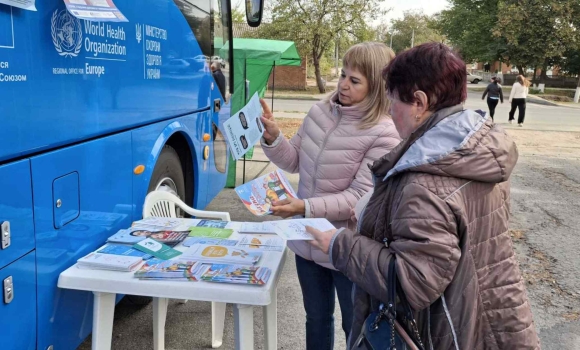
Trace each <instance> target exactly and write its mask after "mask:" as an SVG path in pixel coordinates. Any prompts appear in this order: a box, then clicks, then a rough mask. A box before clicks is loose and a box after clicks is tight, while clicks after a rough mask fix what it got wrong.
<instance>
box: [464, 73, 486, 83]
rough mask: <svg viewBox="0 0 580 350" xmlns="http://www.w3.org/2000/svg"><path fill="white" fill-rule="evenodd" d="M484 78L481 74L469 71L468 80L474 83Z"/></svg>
mask: <svg viewBox="0 0 580 350" xmlns="http://www.w3.org/2000/svg"><path fill="white" fill-rule="evenodd" d="M482 80H483V78H482V77H481V76H479V75H475V74H471V73H467V81H468V82H470V83H472V84H478V83H479V82H480V81H482Z"/></svg>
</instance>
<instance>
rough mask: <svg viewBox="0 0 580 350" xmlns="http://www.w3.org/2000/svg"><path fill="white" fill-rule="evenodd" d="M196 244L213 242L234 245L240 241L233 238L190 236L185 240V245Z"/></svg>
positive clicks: (214, 243)
mask: <svg viewBox="0 0 580 350" xmlns="http://www.w3.org/2000/svg"><path fill="white" fill-rule="evenodd" d="M195 244H212V245H223V246H230V247H233V246H235V245H237V244H238V241H236V240H233V239H221V238H206V237H189V238H186V239H185V241H183V246H184V247H191V246H192V245H195Z"/></svg>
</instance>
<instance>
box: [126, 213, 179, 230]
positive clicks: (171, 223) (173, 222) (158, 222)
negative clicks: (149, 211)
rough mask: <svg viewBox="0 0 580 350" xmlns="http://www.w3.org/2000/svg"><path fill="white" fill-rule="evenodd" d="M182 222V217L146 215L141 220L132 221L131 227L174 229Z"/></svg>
mask: <svg viewBox="0 0 580 350" xmlns="http://www.w3.org/2000/svg"><path fill="white" fill-rule="evenodd" d="M183 223H184V219H177V218H158V217H153V216H151V217H148V218H145V219H142V220H138V221H135V222H133V225H131V227H132V228H136V229H141V230H147V231H165V230H167V231H171V230H176V229H177V228H179V227H180V226H182V225H183Z"/></svg>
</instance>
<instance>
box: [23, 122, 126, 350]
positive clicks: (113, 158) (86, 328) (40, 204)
mask: <svg viewBox="0 0 580 350" xmlns="http://www.w3.org/2000/svg"><path fill="white" fill-rule="evenodd" d="M31 164H32V186H33V193H34V221H35V229H36V236H37V256H38V261H37V285H38V298H37V308H38V327H37V328H38V330H37V336H38V349H46V348H47V347H48V346H50V345H53V346H54V349H75V348H76V347H77V346H78V345H79V344H80V343H81V342H82V341H83V339H84V338H85V337H86V336H87V335H88V334H89V333H90V332H91V329H92V300H93V297H92V294H91V293H88V292H79V291H72V290H65V289H59V288H58V287H57V281H58V276H59V274H60V273H61V272H62V271H64V270H65V269H67V268H69V267H70V266H71V265H73V264H74V263H75V262H76V261H77V260H78V259H79V258H81V257H83V256H84V255H86V254H88V253H89V252H91V251H94V250H95V249H97V248H98V247H99V246H100V245H102V244H104V243H105V241H106V239H107V238H108V237H109V236H111V235H112V234H113V233H115V232H117V231H118V230H119V229H121V228H126V227H128V226H130V225H131V211H132V208H133V203H132V196H131V192H132V191H131V188H132V181H133V174H132V167H131V133H130V132H127V133H122V134H117V135H114V136H109V137H105V138H102V139H98V140H94V141H90V142H86V143H83V144H79V145H76V146H72V147H69V148H64V149H61V150H58V151H54V152H50V153H47V154H43V155H40V156H37V157H33V158H31ZM75 192H76V193H75ZM59 199H60V200H61V201H60V204H59V205H57V204H56V203H57V202H58V200H59ZM63 217H65V218H66V220H63V221H60V222H61V224H63V226H62V227H61V228H60V229H55V227H57V225H55V224H56V222H55V221H57V220H59V219H60V218H63ZM71 220H72V221H71Z"/></svg>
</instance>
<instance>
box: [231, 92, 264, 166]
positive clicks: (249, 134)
mask: <svg viewBox="0 0 580 350" xmlns="http://www.w3.org/2000/svg"><path fill="white" fill-rule="evenodd" d="M261 116H262V106H261V105H260V97H259V96H258V93H257V92H256V93H255V94H254V96H252V98H251V99H250V102H248V104H247V105H245V106H244V108H242V109H241V110H240V111H239V112H238V113H236V114H234V115H233V116H232V117H231V118H229V119H228V120H226V121H225V122H224V129H225V131H226V135H227V139H228V144H229V146H230V149H231V151H232V156H233V157H234V159H240V158H241V157H243V155H244V154H246V153H248V151H249V150H250V149H251V148H252V146H254V145H255V144H256V142H258V141H259V140H260V138H261V137H262V134H263V133H264V125H263V124H262V121H261V120H260V117H261Z"/></svg>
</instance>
